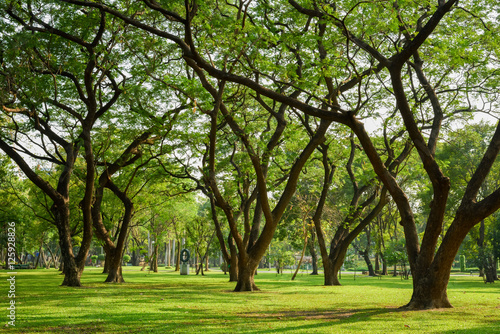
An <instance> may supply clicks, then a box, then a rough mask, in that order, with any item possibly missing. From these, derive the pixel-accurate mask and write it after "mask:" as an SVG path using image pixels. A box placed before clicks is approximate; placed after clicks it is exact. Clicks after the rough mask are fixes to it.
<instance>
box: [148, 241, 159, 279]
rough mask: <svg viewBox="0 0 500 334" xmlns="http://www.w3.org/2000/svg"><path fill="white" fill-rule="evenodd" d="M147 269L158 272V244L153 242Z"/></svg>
mask: <svg viewBox="0 0 500 334" xmlns="http://www.w3.org/2000/svg"><path fill="white" fill-rule="evenodd" d="M149 270H152V271H154V272H155V273H157V272H158V244H157V243H155V248H154V251H153V256H152V258H151V262H150V264H149Z"/></svg>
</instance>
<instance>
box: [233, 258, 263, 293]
mask: <svg viewBox="0 0 500 334" xmlns="http://www.w3.org/2000/svg"><path fill="white" fill-rule="evenodd" d="M256 269H257V265H253V264H252V265H251V264H250V263H248V262H246V261H244V260H242V259H240V260H239V265H238V281H237V283H236V287H235V288H234V291H235V292H242V291H259V290H260V289H259V288H258V287H257V285H255V280H254V275H255V270H256Z"/></svg>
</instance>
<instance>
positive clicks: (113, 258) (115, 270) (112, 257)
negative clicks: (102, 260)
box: [104, 249, 125, 283]
mask: <svg viewBox="0 0 500 334" xmlns="http://www.w3.org/2000/svg"><path fill="white" fill-rule="evenodd" d="M105 266H106V267H107V269H108V272H107V274H108V277H106V280H105V281H104V282H105V283H124V282H125V280H124V279H123V275H122V259H121V252H118V251H117V250H116V249H111V250H110V251H109V252H108V253H107V254H106V264H105Z"/></svg>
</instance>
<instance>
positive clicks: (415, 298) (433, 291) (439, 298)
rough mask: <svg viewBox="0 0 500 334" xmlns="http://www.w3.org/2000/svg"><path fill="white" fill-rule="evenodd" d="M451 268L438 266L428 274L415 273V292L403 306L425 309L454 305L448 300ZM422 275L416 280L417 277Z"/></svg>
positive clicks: (411, 308) (412, 308)
mask: <svg viewBox="0 0 500 334" xmlns="http://www.w3.org/2000/svg"><path fill="white" fill-rule="evenodd" d="M449 273H450V269H449V268H438V269H437V270H435V271H430V272H429V273H428V274H424V273H421V274H415V273H414V275H413V276H414V278H413V294H412V296H411V300H410V302H409V303H408V304H407V305H405V306H403V308H406V309H410V310H423V309H433V308H450V307H452V306H451V304H450V301H449V300H448V294H447V292H446V287H447V285H448V281H449ZM416 276H419V277H422V278H421V279H417V280H415V277H416Z"/></svg>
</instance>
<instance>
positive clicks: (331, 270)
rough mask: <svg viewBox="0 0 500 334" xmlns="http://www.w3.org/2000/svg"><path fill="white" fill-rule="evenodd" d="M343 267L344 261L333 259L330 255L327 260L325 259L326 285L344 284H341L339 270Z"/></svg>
mask: <svg viewBox="0 0 500 334" xmlns="http://www.w3.org/2000/svg"><path fill="white" fill-rule="evenodd" d="M341 267H342V263H340V265H339V262H338V261H334V260H333V261H332V260H331V259H330V258H329V257H328V258H327V261H326V262H325V260H323V270H324V272H325V281H324V283H325V285H326V286H332V285H337V286H339V285H342V284H340V280H339V270H340V268H341Z"/></svg>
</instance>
